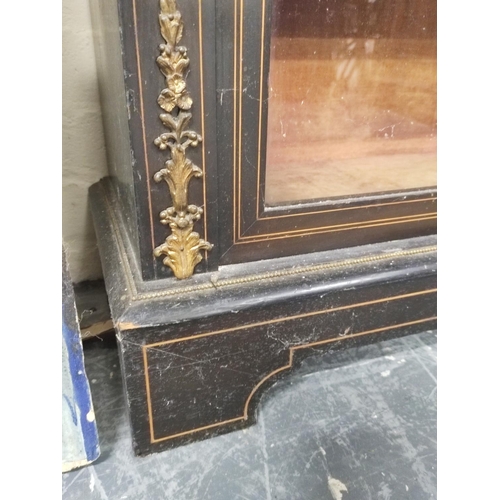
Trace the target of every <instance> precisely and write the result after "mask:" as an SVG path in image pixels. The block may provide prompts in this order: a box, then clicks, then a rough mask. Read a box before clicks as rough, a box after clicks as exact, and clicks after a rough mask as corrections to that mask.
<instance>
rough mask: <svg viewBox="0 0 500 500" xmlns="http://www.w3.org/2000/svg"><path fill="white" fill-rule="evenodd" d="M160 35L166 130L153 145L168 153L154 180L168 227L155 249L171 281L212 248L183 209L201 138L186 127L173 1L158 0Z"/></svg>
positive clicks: (190, 211) (179, 27) (183, 63)
mask: <svg viewBox="0 0 500 500" xmlns="http://www.w3.org/2000/svg"><path fill="white" fill-rule="evenodd" d="M159 20H160V29H161V35H162V37H163V39H164V40H165V42H166V43H165V44H161V45H160V55H159V56H158V58H157V59H156V63H157V64H158V67H159V68H160V71H161V72H162V74H163V76H164V77H165V81H166V85H167V87H166V88H165V89H163V90H162V91H161V93H160V95H159V97H158V104H159V106H160V107H161V108H162V109H163V110H164V111H166V113H162V114H160V120H161V122H162V123H163V125H164V126H165V127H166V128H167V129H168V132H165V133H163V134H161V135H160V136H159V137H157V138H156V139H155V141H154V143H155V145H156V146H157V147H158V148H159V149H160V150H162V151H164V150H167V149H168V150H169V151H170V159H168V160H167V161H166V162H165V168H163V169H162V170H160V171H159V172H157V173H156V174H155V176H154V180H155V181H156V182H161V181H165V182H166V183H167V185H168V188H169V190H170V195H171V198H172V203H173V206H172V207H169V208H167V209H165V210H163V211H162V212H161V213H160V221H161V223H162V224H164V225H168V226H170V229H171V230H172V234H170V235H169V236H168V237H167V239H166V240H165V242H164V243H162V244H161V245H160V246H158V247H156V248H155V249H154V255H155V256H156V257H160V256H165V258H164V259H163V264H165V265H166V266H169V267H170V268H171V269H172V271H173V272H174V274H175V276H176V278H178V279H184V278H189V277H190V276H192V274H193V272H194V268H195V266H196V265H197V264H198V263H199V262H200V261H201V260H202V256H201V251H202V250H211V248H212V245H211V244H210V243H208V242H207V241H205V240H203V239H201V238H200V235H199V234H198V233H196V232H195V231H193V226H194V223H195V222H196V221H197V220H199V219H200V218H201V215H202V214H203V209H202V208H201V207H198V206H196V205H189V204H188V191H189V183H190V181H191V179H192V178H193V177H202V176H203V172H202V170H201V169H200V168H199V167H197V166H196V165H194V164H193V162H192V161H191V160H189V159H188V158H187V157H186V151H187V150H188V148H190V147H196V146H198V144H199V143H200V142H201V140H202V138H201V136H200V135H199V134H197V133H196V132H193V131H191V130H187V128H188V125H189V123H190V121H191V117H192V115H191V113H188V112H187V111H188V110H189V109H191V106H192V104H193V101H192V99H191V97H190V96H189V93H188V91H187V89H186V81H185V72H186V69H187V67H188V66H189V59H188V57H187V50H186V47H181V46H179V45H177V44H178V43H179V42H180V40H181V38H182V31H183V22H182V17H181V13H180V12H179V11H178V10H177V5H176V2H175V0H160V15H159Z"/></svg>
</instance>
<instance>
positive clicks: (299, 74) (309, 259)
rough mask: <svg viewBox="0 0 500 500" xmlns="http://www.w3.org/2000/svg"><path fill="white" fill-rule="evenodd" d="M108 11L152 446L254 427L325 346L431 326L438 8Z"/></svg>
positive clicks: (112, 1)
mask: <svg viewBox="0 0 500 500" xmlns="http://www.w3.org/2000/svg"><path fill="white" fill-rule="evenodd" d="M403 3H404V2H403ZM91 4H92V13H93V24H94V27H95V46H96V52H97V56H98V57H97V59H98V70H99V78H100V92H101V100H102V106H103V112H104V120H105V131H106V144H107V151H108V163H109V173H110V175H109V178H106V179H103V180H102V181H101V182H99V183H98V184H96V185H94V186H92V188H91V191H90V195H91V203H92V210H93V216H94V222H95V227H96V232H97V236H98V242H99V248H100V252H101V256H102V261H103V267H104V273H105V281H106V287H107V290H108V295H109V299H110V305H111V309H112V314H113V320H114V322H115V327H116V331H117V338H118V342H119V348H120V356H121V363H122V375H123V379H124V384H125V390H126V396H127V402H128V406H129V412H130V418H131V424H132V431H133V439H134V448H135V450H136V452H137V453H138V454H144V453H149V452H152V451H156V450H160V449H162V448H165V447H169V446H175V445H178V444H182V443H185V442H189V441H191V440H196V439H201V438H204V437H208V436H211V435H213V434H218V433H222V432H227V431H230V430H233V429H237V428H241V427H244V426H246V425H249V424H251V423H252V422H253V421H254V419H255V414H256V408H257V404H258V399H259V395H260V394H261V393H262V391H263V390H265V388H266V387H268V386H269V385H270V384H272V383H274V382H275V381H276V380H277V379H278V378H279V377H281V376H283V375H285V374H286V373H287V372H289V371H290V370H291V369H292V368H293V366H296V365H297V364H298V363H300V360H301V359H303V357H304V356H306V355H308V354H311V353H314V352H319V351H321V350H324V349H338V348H345V347H347V346H353V345H358V344H359V343H363V342H374V341H378V340H381V339H384V338H388V337H390V336H397V335H405V334H409V333H412V332H416V331H421V330H422V329H427V328H435V326H436V303H435V293H436V237H435V233H436V188H435V186H434V185H433V183H432V182H431V183H430V184H429V179H432V178H433V175H434V174H433V172H435V141H436V122H435V4H433V3H432V2H429V1H428V0H426V1H425V2H416V1H414V2H411V1H410V2H406V4H405V5H406V7H405V8H404V9H403V8H402V7H403V5H402V2H398V1H393V2H387V1H384V0H377V1H376V2H361V1H355V0H352V1H340V0H328V1H325V2H321V1H319V0H318V2H307V3H306V2H297V1H296V0H290V1H283V0H262V1H261V0H219V1H217V2H216V1H215V0H177V1H175V0H142V1H139V0H118V1H117V0H92V2H91ZM306 4H307V5H306ZM305 7H307V8H305ZM427 184H429V185H427Z"/></svg>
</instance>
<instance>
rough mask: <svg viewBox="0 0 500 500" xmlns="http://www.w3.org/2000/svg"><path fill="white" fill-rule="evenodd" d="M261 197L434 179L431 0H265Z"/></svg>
mask: <svg viewBox="0 0 500 500" xmlns="http://www.w3.org/2000/svg"><path fill="white" fill-rule="evenodd" d="M272 4H273V12H272V31H271V61H270V71H269V99H268V131H267V158H266V203H267V204H269V205H276V204H282V203H285V202H296V201H299V200H309V199H318V198H328V197H334V196H349V195H358V194H364V193H374V192H381V191H391V190H400V189H409V188H417V187H426V186H434V185H435V184H436V2H435V0H311V1H304V0H273V2H272Z"/></svg>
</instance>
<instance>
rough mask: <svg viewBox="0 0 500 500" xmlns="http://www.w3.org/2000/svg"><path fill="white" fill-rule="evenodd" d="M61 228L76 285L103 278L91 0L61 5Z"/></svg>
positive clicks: (101, 160) (102, 169)
mask: <svg viewBox="0 0 500 500" xmlns="http://www.w3.org/2000/svg"><path fill="white" fill-rule="evenodd" d="M62 7H63V38H62V44H63V54H62V56H63V57H62V63H63V64H62V70H63V95H62V112H63V116H62V125H63V136H62V144H63V149H62V156H63V180H62V184H63V193H62V201H63V206H62V215H63V220H62V227H63V240H64V242H65V244H66V249H67V257H68V263H69V269H70V273H71V278H72V280H73V281H74V282H79V281H83V280H87V279H97V278H100V277H101V276H102V270H101V264H100V260H99V254H98V251H97V244H96V238H95V234H94V229H93V225H92V217H91V215H90V209H89V204H88V187H89V186H90V185H91V184H93V183H94V182H96V181H98V180H99V179H100V178H102V177H104V176H105V175H107V166H106V157H105V148H104V135H103V126H102V121H101V107H100V104H99V91H98V87H97V74H96V64H95V57H94V46H93V41H92V25H91V21H90V9H89V3H88V0H63V5H62Z"/></svg>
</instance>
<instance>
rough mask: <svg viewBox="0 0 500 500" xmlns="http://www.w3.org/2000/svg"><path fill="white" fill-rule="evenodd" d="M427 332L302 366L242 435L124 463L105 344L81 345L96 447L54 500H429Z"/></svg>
mask: <svg viewBox="0 0 500 500" xmlns="http://www.w3.org/2000/svg"><path fill="white" fill-rule="evenodd" d="M436 354H437V344H436V332H432V331H431V332H422V333H421V334H417V335H412V336H409V337H405V338H401V339H395V340H390V341H386V342H381V343H378V344H374V345H371V346H364V347H359V348H354V349H349V350H345V351H340V352H333V353H328V354H323V355H321V356H316V357H313V358H309V359H307V360H306V361H305V362H304V363H303V365H302V366H301V368H300V369H299V370H298V371H297V372H296V373H295V374H294V375H292V376H290V377H289V378H288V379H286V380H284V381H282V382H280V383H278V384H277V385H276V386H274V387H273V388H272V389H271V390H270V391H269V392H268V394H266V396H265V397H264V399H263V400H262V402H261V405H260V411H259V420H258V423H257V424H256V425H255V426H253V427H251V428H249V429H246V430H243V431H238V432H233V433H231V434H226V435H224V436H219V437H216V438H213V439H209V440H206V441H202V442H199V443H194V444H190V445H187V446H184V447H180V448H177V449H174V450H168V451H165V452H162V453H159V454H155V455H150V456H147V457H143V458H137V457H134V455H133V453H132V447H131V437H130V433H129V426H128V422H127V417H126V415H125V406H124V400H123V396H122V388H121V379H120V371H119V366H118V356H117V351H116V345H115V344H114V343H113V342H110V341H103V342H100V341H99V340H94V341H92V342H90V343H86V347H85V356H86V366H87V374H88V376H89V379H90V381H91V388H92V395H93V400H94V406H95V410H96V418H97V424H98V428H99V435H100V441H101V450H102V455H101V457H100V458H99V459H98V460H97V461H96V462H95V463H94V464H93V465H91V466H88V467H85V468H82V469H80V470H76V471H73V472H70V473H67V474H64V475H63V481H62V483H63V484H62V490H63V499H64V500H77V499H85V500H92V499H100V500H102V499H109V500H121V499H128V500H132V499H133V500H143V499H144V500H155V499H167V500H170V499H172V500H237V499H246V500H261V499H262V500H323V499H324V500H332V499H333V500H370V499H383V500H389V499H393V500H402V499H412V500H417V499H418V500H430V499H433V498H436V460H437V451H436V417H437V412H436V376H437V375H436Z"/></svg>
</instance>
